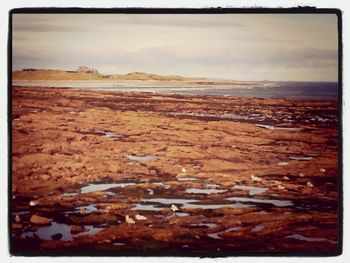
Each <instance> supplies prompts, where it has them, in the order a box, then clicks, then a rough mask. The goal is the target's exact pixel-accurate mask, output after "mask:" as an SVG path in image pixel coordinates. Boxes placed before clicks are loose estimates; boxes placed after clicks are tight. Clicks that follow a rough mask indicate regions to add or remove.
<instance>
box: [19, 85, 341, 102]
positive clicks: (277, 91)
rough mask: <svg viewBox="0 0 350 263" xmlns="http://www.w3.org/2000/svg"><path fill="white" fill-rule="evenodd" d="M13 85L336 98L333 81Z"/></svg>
mask: <svg viewBox="0 0 350 263" xmlns="http://www.w3.org/2000/svg"><path fill="white" fill-rule="evenodd" d="M13 86H36V87H37V86H40V87H67V88H79V89H96V90H114V91H129V92H132V91H134V92H135V91H142V92H153V93H163V94H164V93H165V94H185V95H212V96H226V97H227V96H236V97H249V98H285V99H302V100H332V101H339V95H340V92H339V91H340V89H339V85H338V83H337V82H274V83H269V84H266V83H264V82H261V84H259V83H258V84H256V83H255V84H254V85H252V86H249V85H244V86H241V87H239V86H238V87H237V85H236V86H234V87H230V86H227V85H225V86H223V85H216V86H215V85H208V86H203V85H202V86H193V85H191V86H184V85H181V86H176V85H169V84H167V85H166V86H159V85H157V86H155V85H154V84H152V83H150V82H148V83H144V84H142V83H140V82H135V83H116V82H108V81H104V82H102V81H101V82H99V81H91V82H87V81H50V82H48V81H13Z"/></svg>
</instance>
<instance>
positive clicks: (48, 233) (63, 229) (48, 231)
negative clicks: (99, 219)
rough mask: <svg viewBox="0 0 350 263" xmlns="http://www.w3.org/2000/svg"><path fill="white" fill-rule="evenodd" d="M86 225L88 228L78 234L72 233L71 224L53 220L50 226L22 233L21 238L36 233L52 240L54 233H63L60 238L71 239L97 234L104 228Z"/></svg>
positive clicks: (41, 237) (42, 237) (43, 238)
mask: <svg viewBox="0 0 350 263" xmlns="http://www.w3.org/2000/svg"><path fill="white" fill-rule="evenodd" d="M84 227H85V228H86V230H87V231H84V232H81V233H77V234H72V233H71V232H70V230H71V227H70V226H69V225H67V224H63V223H57V222H52V223H51V225H50V226H44V227H40V228H38V229H37V230H36V231H29V232H24V233H22V235H21V238H26V237H34V234H35V235H37V236H38V237H39V238H40V239H42V240H52V236H53V235H56V234H61V235H62V237H61V238H60V240H63V241H70V240H72V239H73V238H74V237H78V236H84V235H87V236H90V235H95V234H96V233H97V232H99V231H100V230H102V229H103V228H99V227H94V226H91V225H86V226H84Z"/></svg>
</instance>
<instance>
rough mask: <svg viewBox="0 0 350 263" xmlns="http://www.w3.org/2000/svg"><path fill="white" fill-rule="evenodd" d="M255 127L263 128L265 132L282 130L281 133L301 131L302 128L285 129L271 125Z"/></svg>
mask: <svg viewBox="0 0 350 263" xmlns="http://www.w3.org/2000/svg"><path fill="white" fill-rule="evenodd" d="M255 126H257V127H259V128H264V129H267V130H283V131H301V130H302V128H287V127H278V126H273V125H266V124H255Z"/></svg>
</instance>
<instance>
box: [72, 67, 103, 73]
mask: <svg viewBox="0 0 350 263" xmlns="http://www.w3.org/2000/svg"><path fill="white" fill-rule="evenodd" d="M77 72H85V73H95V74H98V71H97V69H93V68H89V67H86V66H80V67H79V68H78V69H77Z"/></svg>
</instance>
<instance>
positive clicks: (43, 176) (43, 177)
mask: <svg viewBox="0 0 350 263" xmlns="http://www.w3.org/2000/svg"><path fill="white" fill-rule="evenodd" d="M41 179H43V180H44V181H47V180H49V179H50V175H48V174H43V175H42V176H41Z"/></svg>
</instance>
